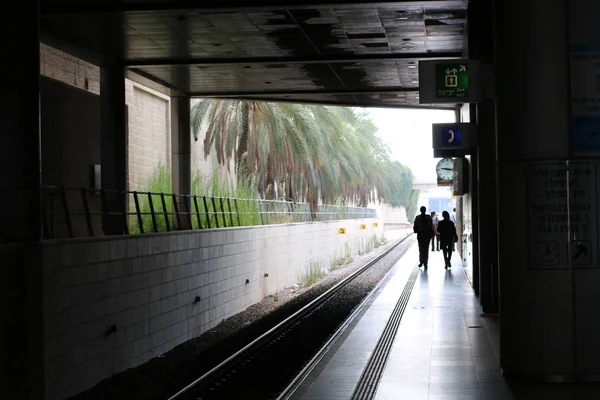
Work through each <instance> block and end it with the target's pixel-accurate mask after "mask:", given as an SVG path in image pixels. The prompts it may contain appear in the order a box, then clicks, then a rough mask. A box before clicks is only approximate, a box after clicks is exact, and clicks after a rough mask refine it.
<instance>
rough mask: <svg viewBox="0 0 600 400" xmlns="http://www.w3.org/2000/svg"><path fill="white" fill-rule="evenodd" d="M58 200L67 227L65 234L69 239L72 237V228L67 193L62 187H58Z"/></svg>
mask: <svg viewBox="0 0 600 400" xmlns="http://www.w3.org/2000/svg"><path fill="white" fill-rule="evenodd" d="M60 199H61V201H62V205H63V211H64V215H65V224H66V225H67V233H68V234H69V237H70V238H72V237H73V226H72V225H71V214H69V205H68V204H67V192H66V190H65V188H64V187H63V186H61V187H60Z"/></svg>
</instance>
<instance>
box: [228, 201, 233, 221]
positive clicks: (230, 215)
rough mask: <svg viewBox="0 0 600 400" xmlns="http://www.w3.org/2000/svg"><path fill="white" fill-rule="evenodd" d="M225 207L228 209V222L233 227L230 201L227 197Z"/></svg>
mask: <svg viewBox="0 0 600 400" xmlns="http://www.w3.org/2000/svg"><path fill="white" fill-rule="evenodd" d="M227 207H228V208H229V222H231V226H233V213H232V212H231V201H230V200H229V197H228V198H227Z"/></svg>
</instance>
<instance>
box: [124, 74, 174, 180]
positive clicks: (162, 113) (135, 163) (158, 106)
mask: <svg viewBox="0 0 600 400" xmlns="http://www.w3.org/2000/svg"><path fill="white" fill-rule="evenodd" d="M125 95H126V103H127V106H128V107H127V110H128V120H129V129H128V142H127V145H128V149H127V150H128V157H129V160H128V175H129V176H128V179H129V190H148V187H147V184H148V180H149V179H150V177H151V176H152V174H153V173H154V171H155V168H156V167H157V166H158V165H159V164H162V165H165V166H166V167H167V168H168V169H169V170H170V169H171V130H170V119H169V114H170V105H169V97H168V96H164V95H162V94H160V93H158V92H155V91H153V90H151V89H148V88H144V87H143V86H141V85H138V84H137V83H133V82H131V81H129V80H127V81H126V85H125Z"/></svg>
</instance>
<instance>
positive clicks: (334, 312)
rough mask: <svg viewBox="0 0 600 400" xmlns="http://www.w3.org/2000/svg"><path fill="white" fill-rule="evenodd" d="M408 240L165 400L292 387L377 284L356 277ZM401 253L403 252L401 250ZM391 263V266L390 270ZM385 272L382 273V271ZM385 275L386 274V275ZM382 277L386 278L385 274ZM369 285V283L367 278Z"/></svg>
mask: <svg viewBox="0 0 600 400" xmlns="http://www.w3.org/2000/svg"><path fill="white" fill-rule="evenodd" d="M411 236H412V235H411V234H409V235H407V236H406V237H404V238H402V239H400V240H398V241H396V242H395V243H394V244H393V245H391V246H390V247H389V248H388V249H386V250H385V251H384V252H382V253H381V254H380V255H378V256H377V257H376V258H374V259H373V260H371V261H370V262H368V263H366V264H365V265H364V266H362V267H361V268H359V269H357V270H356V271H354V272H353V273H351V274H350V275H348V276H347V277H345V278H344V279H342V280H341V281H339V282H338V283H336V284H335V285H334V286H332V287H331V288H329V289H328V290H326V291H325V292H323V293H322V294H321V295H319V296H318V297H317V298H315V299H314V300H312V301H311V302H310V303H308V304H306V305H305V306H304V307H302V308H301V309H300V310H298V311H296V312H295V313H293V314H292V315H290V316H289V317H287V318H286V319H284V320H283V321H281V322H280V323H278V324H277V325H276V326H274V327H272V328H271V329H269V330H268V331H266V332H265V333H263V334H262V335H260V336H259V337H258V338H256V339H255V340H253V341H252V342H250V343H248V344H247V345H246V346H244V347H243V348H242V349H240V350H238V351H237V352H236V353H234V354H233V355H231V356H230V357H228V358H227V359H226V360H224V361H222V362H221V363H220V364H218V365H217V366H215V367H214V368H212V369H211V370H209V371H208V372H206V373H204V374H203V375H202V376H200V377H199V378H197V379H195V380H194V381H193V382H191V383H190V384H188V385H187V386H185V387H184V388H182V389H181V390H179V391H178V392H177V393H175V394H174V395H172V396H171V397H169V400H183V399H199V400H210V399H229V398H243V399H274V398H277V397H278V396H279V395H280V394H281V393H282V391H285V390H287V389H286V388H289V387H290V384H293V381H294V378H295V377H296V375H297V374H298V372H299V371H301V370H302V368H303V367H305V368H306V366H307V361H308V360H310V359H311V358H312V359H314V358H313V357H314V356H315V354H318V352H319V350H320V349H321V348H323V345H324V344H326V343H327V342H328V340H329V341H331V339H332V335H334V334H335V332H336V331H338V328H340V326H343V324H344V322H345V321H346V320H347V319H348V317H349V315H353V310H354V309H355V308H356V306H357V305H359V304H360V303H361V301H362V300H363V299H364V298H365V297H367V296H368V295H369V293H370V292H371V290H372V289H373V287H375V286H377V285H378V284H379V280H380V279H378V280H377V282H373V284H370V285H365V284H361V282H360V280H357V278H358V277H360V276H363V275H365V274H366V273H367V272H368V271H370V270H372V269H373V268H374V267H378V268H384V267H387V266H388V265H385V266H384V263H385V260H386V257H387V256H389V255H390V254H391V253H392V252H393V251H394V250H395V249H397V248H398V247H399V246H400V245H401V244H403V243H405V242H406V241H407V240H408V239H409V238H410V237H411ZM404 250H405V249H404ZM395 261H396V260H393V261H392V262H390V264H391V265H389V268H388V270H389V269H391V266H393V264H394V263H395ZM384 269H385V268H384ZM385 272H387V271H385ZM384 275H385V274H384ZM371 279H372V278H371Z"/></svg>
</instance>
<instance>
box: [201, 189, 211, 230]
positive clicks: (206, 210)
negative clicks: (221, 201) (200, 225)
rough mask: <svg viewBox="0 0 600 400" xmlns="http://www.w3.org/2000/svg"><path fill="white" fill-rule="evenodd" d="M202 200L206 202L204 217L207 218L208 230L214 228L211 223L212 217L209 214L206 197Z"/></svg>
mask: <svg viewBox="0 0 600 400" xmlns="http://www.w3.org/2000/svg"><path fill="white" fill-rule="evenodd" d="M202 200H203V202H204V215H205V216H206V225H208V229H210V228H212V225H211V223H210V215H209V214H208V203H207V202H206V196H202Z"/></svg>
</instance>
